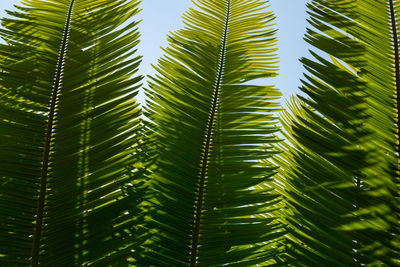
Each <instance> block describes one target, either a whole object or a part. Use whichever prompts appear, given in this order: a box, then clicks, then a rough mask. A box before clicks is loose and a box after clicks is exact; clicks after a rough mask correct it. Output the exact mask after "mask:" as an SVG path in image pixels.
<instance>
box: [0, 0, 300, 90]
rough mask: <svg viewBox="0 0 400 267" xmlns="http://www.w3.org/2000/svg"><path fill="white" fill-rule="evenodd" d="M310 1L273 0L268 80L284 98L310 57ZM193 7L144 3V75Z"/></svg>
mask: <svg viewBox="0 0 400 267" xmlns="http://www.w3.org/2000/svg"><path fill="white" fill-rule="evenodd" d="M18 2H19V0H0V17H4V15H5V13H4V10H5V9H13V4H16V3H18ZM306 2H307V0H270V3H271V7H270V9H271V10H273V11H274V12H275V15H276V17H277V20H276V23H277V25H276V27H277V28H278V29H279V31H278V39H279V56H280V61H281V63H280V72H279V73H280V75H279V76H278V77H277V78H274V79H273V80H271V81H269V82H268V83H269V84H276V86H277V87H278V88H279V89H281V90H282V92H283V94H284V97H285V98H286V97H288V96H290V94H293V93H296V92H298V89H297V87H298V85H299V79H300V77H301V76H302V72H303V68H302V66H301V64H300V63H299V61H298V59H299V58H300V57H303V56H305V55H307V49H308V46H307V45H306V44H305V42H304V41H303V35H304V32H305V28H306V12H305V4H306ZM191 6H193V4H192V1H191V0H143V3H142V8H143V11H142V13H141V15H140V18H141V19H143V22H142V24H141V26H140V28H141V33H142V42H141V45H140V47H139V53H140V54H142V55H143V56H144V58H143V64H142V67H141V73H142V74H152V73H154V72H153V69H152V67H151V66H150V64H152V63H156V62H157V59H158V58H159V57H160V56H161V55H162V50H161V47H162V46H164V47H165V46H166V45H167V43H166V34H167V33H168V32H169V31H174V30H177V29H179V28H180V27H181V26H182V20H181V15H182V13H183V12H185V10H187V9H188V8H189V7H191Z"/></svg>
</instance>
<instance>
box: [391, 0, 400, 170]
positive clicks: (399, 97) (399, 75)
mask: <svg viewBox="0 0 400 267" xmlns="http://www.w3.org/2000/svg"><path fill="white" fill-rule="evenodd" d="M389 7H390V19H391V24H392V34H393V46H394V67H395V71H396V73H395V77H396V102H397V103H396V104H397V156H398V157H400V65H399V64H400V62H399V61H400V59H399V39H398V35H397V24H396V11H395V9H394V4H393V0H389ZM399 163H400V158H399Z"/></svg>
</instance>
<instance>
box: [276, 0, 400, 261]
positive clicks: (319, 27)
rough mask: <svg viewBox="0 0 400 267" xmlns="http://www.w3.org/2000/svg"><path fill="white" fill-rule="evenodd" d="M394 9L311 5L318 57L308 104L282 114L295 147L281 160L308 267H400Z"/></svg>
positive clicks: (319, 1)
mask: <svg viewBox="0 0 400 267" xmlns="http://www.w3.org/2000/svg"><path fill="white" fill-rule="evenodd" d="M390 3H392V4H393V1H356V0H348V1H324V0H314V1H312V2H311V3H310V4H309V5H308V9H309V14H310V20H309V22H310V24H311V25H312V26H313V28H312V29H308V33H307V36H306V40H307V41H308V42H309V43H310V44H311V45H313V46H314V47H315V48H318V49H319V52H318V53H317V52H312V55H313V56H314V58H313V59H302V62H303V64H304V66H305V68H306V69H307V70H308V72H309V74H306V75H305V78H306V79H305V80H304V81H303V87H302V88H301V89H302V91H303V92H304V93H305V94H306V95H307V97H302V96H300V97H299V98H300V99H298V100H293V101H292V102H291V103H290V107H289V111H288V112H286V113H284V115H283V121H284V123H283V124H284V126H285V129H286V136H287V138H288V140H289V142H290V143H291V146H289V145H288V146H285V147H283V148H284V149H285V150H287V151H289V152H288V153H287V154H286V155H284V156H282V157H281V158H280V159H279V160H278V164H279V165H280V166H281V167H282V171H281V175H280V178H281V183H279V184H278V186H279V187H280V191H281V192H282V193H283V194H284V195H285V199H286V200H285V204H286V209H285V210H286V211H287V212H286V214H285V219H286V222H287V223H288V224H289V225H290V229H291V231H290V233H291V234H290V235H289V241H290V243H292V244H293V251H292V253H291V255H292V256H293V258H294V259H295V260H296V262H297V265H299V266H365V265H373V266H376V265H388V266H392V265H396V266H397V265H399V264H400V262H399V257H398V255H399V253H398V252H399V242H398V232H399V220H398V208H399V202H398V192H399V191H398V185H396V183H397V184H398V180H397V178H396V177H397V174H396V169H398V167H397V163H396V162H397V161H398V160H397V158H398V155H396V151H397V150H396V149H397V148H396V145H395V144H396V139H397V134H395V132H396V128H395V127H397V126H396V124H395V122H394V119H395V117H396V116H395V110H396V103H395V101H393V97H394V96H395V95H396V88H395V87H394V86H393V84H394V79H393V77H394V76H395V68H394V67H393V65H392V57H393V50H392V42H393V40H394V37H395V36H394V34H393V31H392V30H391V26H392V25H391V24H390V23H389V21H390V17H391V15H393V16H394V13H393V12H390V10H389V9H388V6H389V4H390ZM391 13H392V14H391ZM394 17H395V16H394ZM321 51H322V52H323V53H321ZM324 55H325V56H324ZM326 55H329V56H330V59H327V58H328V57H327V56H326ZM395 57H398V56H395ZM396 65H398V61H397V63H396ZM292 146H293V147H292ZM396 194H397V196H396ZM396 236H397V237H396Z"/></svg>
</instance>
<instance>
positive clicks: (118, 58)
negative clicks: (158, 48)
mask: <svg viewBox="0 0 400 267" xmlns="http://www.w3.org/2000/svg"><path fill="white" fill-rule="evenodd" d="M24 4H25V5H24V6H23V7H19V11H16V12H11V13H10V15H12V16H13V18H11V19H4V20H3V29H2V30H1V35H2V38H3V39H4V40H5V41H6V42H7V45H1V47H0V53H1V57H2V61H1V69H2V72H1V85H0V94H1V95H0V105H1V108H0V124H1V127H0V178H1V180H0V184H1V186H0V218H1V220H0V232H1V235H0V251H1V252H0V254H2V255H1V256H0V265H1V266H27V265H28V264H29V262H30V261H31V260H32V265H36V263H35V260H38V261H39V264H40V265H41V266H78V265H79V266H80V265H84V264H101V265H106V264H107V263H108V262H113V264H115V265H117V264H119V263H122V262H123V261H124V260H125V258H126V257H125V258H124V257H122V255H128V254H130V246H132V243H133V240H132V238H131V234H130V232H129V231H127V229H131V226H132V224H133V221H134V217H132V216H131V215H130V211H131V210H134V208H135V207H134V206H135V202H136V201H138V199H140V195H135V196H131V195H129V197H128V196H127V194H126V191H127V190H129V187H130V186H129V185H130V183H131V182H132V181H133V180H135V179H136V178H135V172H137V171H138V169H137V168H134V163H135V162H136V160H137V159H136V158H137V156H135V155H134V154H133V151H134V147H135V146H137V133H138V130H139V126H140V125H139V123H140V120H139V116H140V109H139V108H138V104H137V103H136V102H135V100H134V97H135V95H136V94H137V89H138V87H139V82H140V80H141V77H138V76H137V75H135V72H136V71H137V68H138V64H139V61H140V58H139V57H136V56H133V55H134V53H135V50H134V47H135V46H136V45H137V43H138V37H139V34H138V31H137V23H136V22H132V23H129V24H128V23H127V19H128V18H129V17H131V16H133V15H135V14H136V13H137V12H138V7H137V5H138V1H125V0H119V1H83V0H76V1H66V0H62V1H41V0H35V1H24ZM115 14H123V15H119V16H115ZM60 45H61V46H60ZM46 147H48V148H49V149H46ZM46 150H48V151H46ZM46 157H47V158H48V164H46V162H45V161H46ZM40 177H42V179H40ZM46 180H47V181H46ZM40 188H41V191H40V192H39V189H40ZM41 195H43V198H44V200H45V201H44V203H40V201H39V209H38V204H37V203H38V199H40V196H41ZM43 204H44V205H43ZM40 206H42V208H43V210H41V207H40ZM41 214H43V217H44V218H43V223H41V222H40V221H38V222H36V223H35V221H36V220H37V218H38V217H39V218H40V217H41ZM34 223H35V224H34ZM35 225H36V227H35V229H36V230H35V232H34V226H35ZM40 225H42V229H41V231H39V230H40ZM38 229H39V230H38ZM33 240H36V241H33ZM35 242H36V244H35ZM32 243H34V245H32ZM38 245H39V246H40V247H38ZM32 247H37V251H35V249H33V251H32ZM37 254H40V257H39V258H38V259H37V257H38V256H37Z"/></svg>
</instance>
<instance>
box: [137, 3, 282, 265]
mask: <svg viewBox="0 0 400 267" xmlns="http://www.w3.org/2000/svg"><path fill="white" fill-rule="evenodd" d="M266 3H267V1H260V0H249V1H237V0H221V1H211V0H200V1H194V4H195V5H196V6H197V8H196V9H191V10H190V11H189V12H187V13H186V14H185V15H184V23H185V25H186V26H185V28H184V29H182V30H179V31H177V32H175V33H172V34H170V36H169V43H170V45H169V47H168V48H166V49H165V56H164V57H163V58H161V59H160V61H159V63H158V65H157V66H156V67H155V68H156V70H157V71H158V74H157V75H156V76H155V77H153V78H152V79H151V81H150V88H151V89H150V90H149V92H148V95H149V98H150V100H149V103H148V107H149V108H148V113H149V115H148V116H149V118H150V119H151V121H152V122H153V123H154V125H155V127H153V128H154V132H155V139H156V140H157V143H158V154H159V158H158V161H157V168H156V170H155V171H154V175H153V176H152V178H153V179H152V184H153V187H154V191H155V200H154V201H153V205H154V210H153V211H152V212H151V218H152V221H151V222H150V224H149V228H151V241H150V244H149V249H150V252H149V253H148V254H147V255H146V256H145V258H144V259H143V261H142V264H143V265H144V266H148V265H153V264H154V265H156V266H187V265H190V266H197V265H198V266H223V265H238V266H251V265H256V264H261V263H265V264H267V263H274V262H275V261H274V260H273V259H274V257H275V256H276V255H277V254H278V253H279V250H278V246H277V240H278V239H279V237H280V236H282V229H281V226H280V224H279V223H278V222H277V221H276V220H275V218H274V217H272V216H270V215H269V212H270V210H271V209H272V208H273V207H274V205H275V203H277V202H278V201H279V196H278V195H277V194H276V193H275V192H273V190H272V189H265V187H264V189H261V188H260V187H258V185H261V184H263V183H267V182H269V181H270V180H271V176H272V175H273V173H274V169H275V168H273V167H271V166H267V167H265V166H263V164H262V163H261V162H260V160H261V159H266V158H268V157H270V156H271V155H272V154H274V153H275V152H274V150H273V149H272V144H274V143H276V142H277V139H276V138H275V137H274V136H273V133H274V132H276V131H277V126H276V124H277V120H276V117H275V116H274V114H273V112H274V111H276V110H278V109H279V105H278V104H277V103H276V102H275V101H276V100H277V99H278V98H279V96H280V93H279V92H278V91H277V90H276V89H274V88H273V87H272V86H264V85H256V84H257V83H255V81H254V80H256V79H259V78H268V77H271V76H274V75H275V71H276V68H275V67H274V64H275V63H276V62H277V58H276V55H275V51H276V49H275V48H274V45H275V42H276V39H275V37H274V33H275V31H274V30H273V29H272V25H273V19H274V17H273V15H272V13H271V12H266V11H265V8H266ZM263 144H266V149H267V153H266V152H265V149H263V147H262V145H263Z"/></svg>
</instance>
